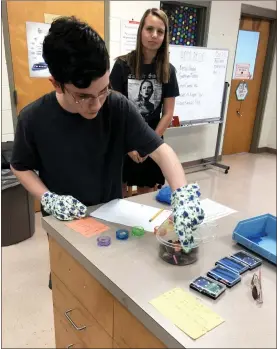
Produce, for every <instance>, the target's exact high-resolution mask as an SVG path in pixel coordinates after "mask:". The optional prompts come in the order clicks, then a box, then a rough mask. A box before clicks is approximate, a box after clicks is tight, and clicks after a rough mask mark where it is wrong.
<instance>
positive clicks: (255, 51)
mask: <svg viewBox="0 0 277 349" xmlns="http://www.w3.org/2000/svg"><path fill="white" fill-rule="evenodd" d="M269 30H270V21H268V20H264V19H258V18H250V17H242V18H241V21H240V30H239V36H238V42H237V49H236V58H235V64H234V70H233V78H232V81H231V87H230V97H229V105H228V111H227V120H226V128H225V135H224V140H223V152H222V153H223V155H228V154H236V153H243V152H249V150H250V146H251V141H252V135H253V128H254V123H255V118H256V111H257V104H258V99H259V94H260V87H261V81H262V75H263V69H264V62H265V56H266V52H267V44H268V38H269Z"/></svg>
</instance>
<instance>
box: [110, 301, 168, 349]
mask: <svg viewBox="0 0 277 349" xmlns="http://www.w3.org/2000/svg"><path fill="white" fill-rule="evenodd" d="M114 340H115V341H116V343H118V345H119V347H120V348H166V347H165V346H164V344H163V343H162V342H161V341H160V340H159V339H158V338H156V337H155V336H153V334H152V333H151V332H150V331H149V330H147V328H145V327H144V325H143V324H142V323H140V322H139V321H138V320H137V319H136V318H135V317H134V315H132V314H131V313H130V312H129V311H128V310H127V309H126V308H125V307H124V306H122V305H121V304H120V303H119V302H118V301H117V300H114Z"/></svg>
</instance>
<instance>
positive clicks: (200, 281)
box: [189, 276, 226, 299]
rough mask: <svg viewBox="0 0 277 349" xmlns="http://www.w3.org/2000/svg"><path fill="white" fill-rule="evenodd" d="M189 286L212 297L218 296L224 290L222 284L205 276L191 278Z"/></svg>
mask: <svg viewBox="0 0 277 349" xmlns="http://www.w3.org/2000/svg"><path fill="white" fill-rule="evenodd" d="M189 286H190V288H192V289H194V290H195V291H198V292H200V293H202V294H204V295H206V296H208V297H210V298H212V299H216V298H218V297H219V296H220V295H221V294H222V293H223V292H224V291H225V290H226V287H225V286H224V285H222V284H220V283H219V282H217V281H214V280H212V279H210V278H208V277H206V276H199V277H198V278H196V279H195V280H193V281H192V282H191V283H190V285H189Z"/></svg>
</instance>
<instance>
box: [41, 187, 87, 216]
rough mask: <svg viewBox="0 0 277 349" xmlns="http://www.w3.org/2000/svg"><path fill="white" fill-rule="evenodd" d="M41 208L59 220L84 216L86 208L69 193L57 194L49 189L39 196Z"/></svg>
mask: <svg viewBox="0 0 277 349" xmlns="http://www.w3.org/2000/svg"><path fill="white" fill-rule="evenodd" d="M41 204H42V207H43V209H44V210H45V211H46V212H47V213H49V214H51V215H53V216H54V217H56V218H57V219H59V220H61V221H71V220H73V219H79V218H84V217H85V216H86V212H87V208H86V206H85V205H83V204H82V203H81V202H80V201H78V200H77V199H75V198H74V197H73V196H70V195H57V194H55V193H51V192H50V191H48V192H46V193H44V194H43V196H42V198H41Z"/></svg>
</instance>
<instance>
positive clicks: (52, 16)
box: [44, 13, 62, 24]
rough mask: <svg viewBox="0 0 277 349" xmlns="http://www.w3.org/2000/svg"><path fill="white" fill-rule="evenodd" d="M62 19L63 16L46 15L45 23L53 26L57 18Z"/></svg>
mask: <svg viewBox="0 0 277 349" xmlns="http://www.w3.org/2000/svg"><path fill="white" fill-rule="evenodd" d="M59 17H62V15H53V14H52V13H45V14H44V22H45V23H48V24H51V23H52V22H53V21H54V20H55V19H56V18H59Z"/></svg>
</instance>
